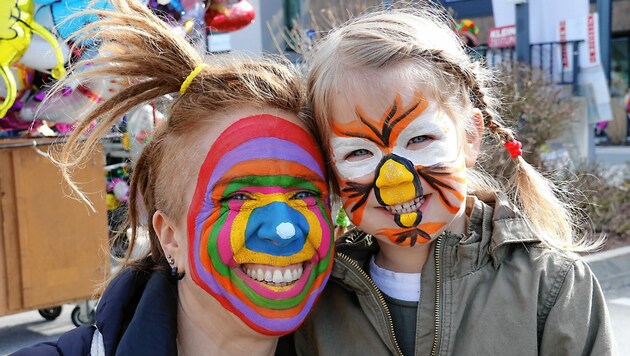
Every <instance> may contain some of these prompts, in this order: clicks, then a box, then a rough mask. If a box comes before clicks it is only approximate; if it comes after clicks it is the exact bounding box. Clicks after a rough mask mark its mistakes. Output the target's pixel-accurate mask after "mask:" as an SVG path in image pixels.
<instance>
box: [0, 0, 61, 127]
mask: <svg viewBox="0 0 630 356" xmlns="http://www.w3.org/2000/svg"><path fill="white" fill-rule="evenodd" d="M34 12H35V5H34V4H33V0H2V1H0V75H2V78H3V79H4V82H5V84H6V88H7V95H6V98H5V99H4V101H3V102H2V104H0V117H4V115H5V114H6V113H7V111H8V110H9V108H10V107H11V106H13V103H14V102H15V99H16V97H17V84H16V82H15V78H14V77H13V73H12V72H11V69H10V66H11V65H12V64H13V63H16V62H17V61H19V60H20V58H21V57H22V55H24V52H26V49H27V48H28V46H29V44H30V42H31V38H32V37H33V32H34V33H36V34H38V35H40V36H41V37H42V38H44V39H45V40H46V41H48V43H50V45H51V46H52V48H53V49H54V51H55V56H56V58H57V66H56V67H54V68H53V69H52V77H53V78H55V79H59V78H61V76H63V75H64V74H65V73H66V71H65V69H64V66H63V64H64V59H63V53H62V52H61V47H60V46H59V43H58V42H57V39H56V38H55V36H53V34H52V33H50V32H49V31H48V30H47V29H46V28H45V27H43V26H41V25H39V24H38V23H37V22H35V21H34V16H33V15H34Z"/></svg>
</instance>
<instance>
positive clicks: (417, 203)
mask: <svg viewBox="0 0 630 356" xmlns="http://www.w3.org/2000/svg"><path fill="white" fill-rule="evenodd" d="M430 195H431V194H427V195H423V196H418V197H415V198H413V199H412V200H409V201H407V202H404V203H402V204H396V205H384V206H383V208H384V209H385V210H387V211H388V212H389V213H390V214H392V215H395V214H407V213H415V212H419V211H421V210H422V208H423V207H424V206H425V205H426V202H427V201H428V199H429V197H430Z"/></svg>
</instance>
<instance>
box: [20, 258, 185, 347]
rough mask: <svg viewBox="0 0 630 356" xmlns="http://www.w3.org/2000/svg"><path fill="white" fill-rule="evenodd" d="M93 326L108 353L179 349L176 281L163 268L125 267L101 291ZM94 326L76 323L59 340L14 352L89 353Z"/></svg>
mask: <svg viewBox="0 0 630 356" xmlns="http://www.w3.org/2000/svg"><path fill="white" fill-rule="evenodd" d="M96 327H97V328H98V330H99V331H100V333H101V334H102V335H103V343H104V345H105V355H107V356H110V355H177V342H176V338H177V284H176V283H175V282H174V279H173V278H171V277H170V275H169V274H168V273H167V272H162V271H159V272H157V271H156V272H152V271H144V270H138V269H127V270H126V271H124V272H123V273H122V274H121V275H120V276H118V277H116V279H114V280H113V281H112V282H111V283H110V285H109V286H108V287H107V290H106V291H105V293H104V294H103V296H102V297H101V300H100V301H99V303H98V308H97V310H96ZM96 327H94V326H87V325H86V326H81V327H78V328H76V329H74V330H71V331H68V332H66V333H64V334H63V335H61V336H60V337H59V339H58V340H57V342H49V343H43V344H38V345H35V346H33V347H30V348H26V349H22V350H20V351H18V352H17V353H15V354H14V355H19V356H39V355H68V356H75V355H76V356H85V355H89V354H90V347H91V344H92V336H93V335H94V330H95V328H96Z"/></svg>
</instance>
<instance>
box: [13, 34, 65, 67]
mask: <svg viewBox="0 0 630 356" xmlns="http://www.w3.org/2000/svg"><path fill="white" fill-rule="evenodd" d="M59 47H60V49H61V54H62V60H63V63H67V62H68V60H69V59H70V47H68V45H67V44H66V43H64V42H63V41H62V42H60V43H59ZM55 50H56V49H55V48H53V47H52V46H51V45H50V43H49V42H48V41H46V40H45V39H43V38H41V37H39V36H33V38H32V39H31V45H30V46H28V49H27V50H26V52H25V53H24V55H23V56H22V58H21V59H20V63H22V64H24V65H25V66H27V67H30V68H33V69H36V70H38V71H40V72H48V71H50V70H51V69H52V68H55V67H56V66H57V64H58V60H59V59H58V58H57V55H56V52H55Z"/></svg>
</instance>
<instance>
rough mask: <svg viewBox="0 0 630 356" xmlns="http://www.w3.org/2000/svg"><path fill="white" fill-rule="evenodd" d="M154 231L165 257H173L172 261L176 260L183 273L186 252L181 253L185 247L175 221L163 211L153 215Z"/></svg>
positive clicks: (176, 264)
mask: <svg viewBox="0 0 630 356" xmlns="http://www.w3.org/2000/svg"><path fill="white" fill-rule="evenodd" d="M153 229H154V230H155V234H156V235H157V237H158V239H159V240H160V245H161V246H162V251H164V255H165V256H171V257H172V260H175V266H177V267H178V268H179V271H180V272H182V271H183V269H184V264H183V263H181V262H183V261H184V258H185V257H184V256H182V253H183V254H185V253H186V251H181V249H180V248H179V247H180V246H184V244H181V243H180V241H179V239H181V238H182V236H180V234H178V233H177V227H176V225H175V221H174V220H173V219H171V218H170V217H168V216H167V215H166V214H164V212H163V211H161V210H158V211H156V212H155V214H153ZM184 237H185V236H184Z"/></svg>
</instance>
